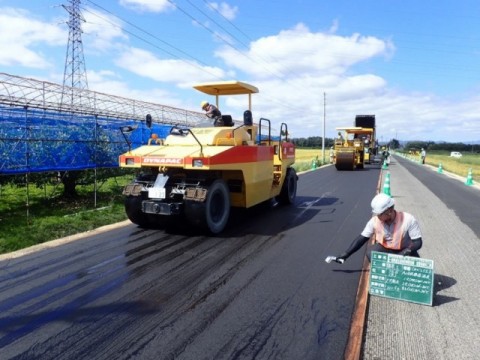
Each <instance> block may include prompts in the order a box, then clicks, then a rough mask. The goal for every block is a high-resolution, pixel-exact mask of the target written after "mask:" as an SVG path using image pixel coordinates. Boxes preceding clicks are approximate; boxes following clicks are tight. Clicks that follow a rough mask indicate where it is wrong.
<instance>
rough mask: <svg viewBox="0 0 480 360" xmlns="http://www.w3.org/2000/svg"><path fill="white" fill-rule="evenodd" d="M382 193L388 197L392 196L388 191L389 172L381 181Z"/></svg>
mask: <svg viewBox="0 0 480 360" xmlns="http://www.w3.org/2000/svg"><path fill="white" fill-rule="evenodd" d="M383 193H384V194H386V195H388V196H390V197H391V196H392V193H391V191H390V173H387V175H385V182H384V183H383Z"/></svg>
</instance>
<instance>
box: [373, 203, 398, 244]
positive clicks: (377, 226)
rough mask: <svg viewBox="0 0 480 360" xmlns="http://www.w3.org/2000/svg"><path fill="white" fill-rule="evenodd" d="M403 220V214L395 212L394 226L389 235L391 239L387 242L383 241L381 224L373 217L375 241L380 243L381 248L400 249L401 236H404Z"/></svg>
mask: <svg viewBox="0 0 480 360" xmlns="http://www.w3.org/2000/svg"><path fill="white" fill-rule="evenodd" d="M403 219H404V216H403V212H400V211H397V215H396V217H395V224H394V226H393V231H392V234H391V236H392V239H391V240H389V241H387V240H386V239H385V232H384V229H383V223H382V222H381V221H380V220H379V219H378V217H375V241H376V242H378V243H380V244H381V245H382V246H383V247H385V248H387V249H392V250H400V249H402V239H403V235H404V234H405V229H404V226H403Z"/></svg>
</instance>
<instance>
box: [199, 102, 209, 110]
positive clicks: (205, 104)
mask: <svg viewBox="0 0 480 360" xmlns="http://www.w3.org/2000/svg"><path fill="white" fill-rule="evenodd" d="M207 105H208V101H202V102H201V103H200V106H201V107H202V109H205V106H207Z"/></svg>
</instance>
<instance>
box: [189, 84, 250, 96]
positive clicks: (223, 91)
mask: <svg viewBox="0 0 480 360" xmlns="http://www.w3.org/2000/svg"><path fill="white" fill-rule="evenodd" d="M193 87H194V89H197V90H198V91H201V92H203V93H205V94H208V95H217V96H218V95H240V94H253V93H258V89H257V88H256V87H255V86H253V85H250V84H247V83H244V82H241V81H221V82H215V83H202V84H197V85H194V86H193Z"/></svg>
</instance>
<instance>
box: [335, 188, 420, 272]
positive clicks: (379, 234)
mask: <svg viewBox="0 0 480 360" xmlns="http://www.w3.org/2000/svg"><path fill="white" fill-rule="evenodd" d="M371 206H372V213H373V215H374V216H373V217H372V218H371V219H370V220H369V221H368V223H367V225H366V226H365V228H364V229H363V231H362V233H361V234H360V235H359V236H357V238H356V239H355V240H354V241H353V242H352V244H351V245H350V247H349V248H348V249H347V251H345V252H344V253H343V254H341V255H340V256H337V258H336V260H335V261H337V262H340V263H343V262H344V261H345V260H346V259H348V257H349V256H350V255H352V254H353V253H355V252H356V251H358V250H359V249H360V248H361V247H362V246H363V245H365V243H366V242H367V241H368V240H369V239H370V238H371V237H372V235H375V244H374V245H372V246H371V247H370V248H369V249H368V250H367V258H368V261H370V258H371V252H372V251H378V252H383V253H391V254H398V255H403V256H414V257H419V255H418V250H419V249H420V248H421V247H422V233H421V232H420V226H419V225H418V222H417V220H416V219H415V217H414V216H413V215H412V214H409V213H407V212H403V211H396V210H395V209H394V207H395V201H394V200H393V199H392V198H391V197H390V196H388V195H386V194H383V193H380V194H378V195H376V196H375V197H374V198H373V200H372V203H371Z"/></svg>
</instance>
